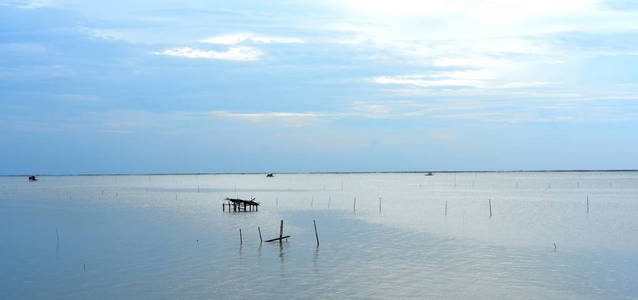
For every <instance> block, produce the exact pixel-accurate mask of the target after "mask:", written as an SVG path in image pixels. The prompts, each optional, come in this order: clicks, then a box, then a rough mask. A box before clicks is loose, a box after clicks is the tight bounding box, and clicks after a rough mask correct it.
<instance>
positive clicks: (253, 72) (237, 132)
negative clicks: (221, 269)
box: [0, 0, 638, 174]
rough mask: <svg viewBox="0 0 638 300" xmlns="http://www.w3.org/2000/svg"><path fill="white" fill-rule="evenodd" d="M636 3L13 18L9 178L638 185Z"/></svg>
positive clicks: (378, 5)
mask: <svg viewBox="0 0 638 300" xmlns="http://www.w3.org/2000/svg"><path fill="white" fill-rule="evenodd" d="M635 3H636V2H635V1H623V0H609V1H599V0H581V1H557V0H552V1H549V0H537V1H522V0H485V1H476V0H449V1H430V0H422V1H408V0H393V1H381V0H368V1H364V0H344V1H332V0H328V1H173V0H171V1H167V0H154V1H123V0H112V1H87V0H2V1H0V107H1V108H2V109H1V110H0V145H1V147H0V174H30V173H37V174H73V173H147V172H263V171H274V172H285V171H293V172H303V171H394V170H521V169H531V170H536V169H636V168H638V138H637V136H638V135H637V134H636V132H638V4H635Z"/></svg>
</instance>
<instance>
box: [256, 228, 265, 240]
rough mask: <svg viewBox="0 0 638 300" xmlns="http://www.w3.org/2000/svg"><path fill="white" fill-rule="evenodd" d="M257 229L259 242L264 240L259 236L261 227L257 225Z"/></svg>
mask: <svg viewBox="0 0 638 300" xmlns="http://www.w3.org/2000/svg"><path fill="white" fill-rule="evenodd" d="M257 231H259V242H260V243H262V242H263V241H264V240H263V239H262V238H261V228H259V226H257Z"/></svg>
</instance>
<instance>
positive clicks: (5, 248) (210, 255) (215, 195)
mask: <svg viewBox="0 0 638 300" xmlns="http://www.w3.org/2000/svg"><path fill="white" fill-rule="evenodd" d="M38 179H39V180H38V181H35V182H29V181H28V180H27V178H26V177H25V176H4V177H0V299H304V300H307V299H638V172H631V171H626V172H625V171H614V172H612V171H610V172H591V171H590V172H434V173H433V174H432V175H431V176H428V174H427V173H420V172H411V173H325V174H322V173H317V174H275V175H274V177H271V178H269V177H266V176H265V174H196V175H109V176H39V177H38ZM225 198H240V199H246V200H248V199H252V198H254V199H255V201H256V202H259V203H260V206H259V209H258V211H251V212H233V211H232V210H231V211H228V209H227V208H226V209H222V204H223V203H225V200H224V199H225ZM282 221H283V234H284V235H289V236H290V238H288V239H287V240H286V241H283V242H281V243H280V242H262V240H267V239H272V238H277V237H279V234H280V233H279V231H280V224H281V222H282ZM315 224H316V231H315ZM240 230H241V236H240ZM260 232H261V237H260Z"/></svg>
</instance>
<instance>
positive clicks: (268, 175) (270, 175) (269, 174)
mask: <svg viewBox="0 0 638 300" xmlns="http://www.w3.org/2000/svg"><path fill="white" fill-rule="evenodd" d="M266 177H275V174H273V173H268V174H266Z"/></svg>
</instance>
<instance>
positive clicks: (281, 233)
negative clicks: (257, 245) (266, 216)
mask: <svg viewBox="0 0 638 300" xmlns="http://www.w3.org/2000/svg"><path fill="white" fill-rule="evenodd" d="M283 236H284V220H281V222H279V242H280V243H281V240H282V237H283Z"/></svg>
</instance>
